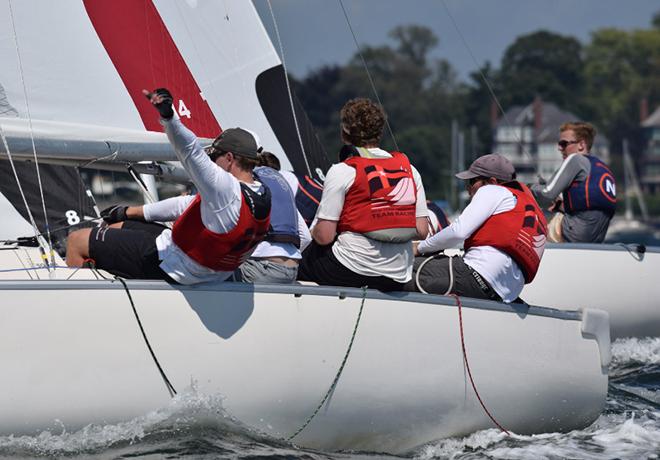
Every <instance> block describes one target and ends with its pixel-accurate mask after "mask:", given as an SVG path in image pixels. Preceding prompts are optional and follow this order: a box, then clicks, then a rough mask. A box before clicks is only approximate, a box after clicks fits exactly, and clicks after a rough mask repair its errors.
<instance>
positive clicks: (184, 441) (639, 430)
mask: <svg viewBox="0 0 660 460" xmlns="http://www.w3.org/2000/svg"><path fill="white" fill-rule="evenodd" d="M612 351H613V362H612V366H611V368H610V384H609V395H608V398H607V405H606V408H605V411H604V412H603V414H602V415H601V416H600V418H599V419H598V420H597V421H596V422H595V423H594V424H593V425H591V426H590V427H588V428H586V429H584V430H579V431H572V432H570V433H550V434H543V435H536V436H517V435H512V436H505V435H504V434H502V433H500V432H499V431H497V430H494V429H492V430H484V431H480V432H477V433H474V434H472V435H470V436H468V437H465V438H452V439H444V440H438V441H436V442H433V443H430V444H428V445H426V446H421V447H420V448H418V449H417V450H415V451H413V452H410V453H409V454H408V455H406V456H405V457H404V458H411V459H419V460H427V459H530V458H533V459H598V460H601V459H615V458H616V459H657V458H659V455H660V338H656V339H644V340H637V339H626V340H622V341H617V342H615V343H614V344H613V349H612ZM0 457H1V458H26V457H30V458H33V457H45V458H53V457H57V458H75V459H78V458H85V459H86V458H148V459H157V458H158V459H160V458H182V457H184V458H196V459H197V458H200V459H217V458H227V459H229V458H231V459H278V460H279V459H281V458H287V459H310V460H311V459H348V458H351V459H353V458H361V459H374V458H389V459H394V458H397V457H394V456H383V455H381V454H375V453H368V452H361V453H351V452H345V453H327V452H317V451H312V450H306V449H299V448H297V447H296V446H294V445H291V444H287V443H284V442H281V441H276V440H273V439H270V438H265V437H263V436H260V435H259V434H257V433H254V432H252V431H251V430H249V429H247V428H245V427H243V426H241V424H240V423H238V422H236V421H235V420H233V419H232V418H231V416H230V415H228V414H227V413H226V412H225V411H224V410H223V409H222V399H221V398H220V397H208V396H201V395H198V394H196V393H194V392H192V391H191V392H189V393H187V394H183V395H180V396H178V397H177V398H176V399H174V400H173V401H172V402H171V404H170V405H168V406H167V407H165V408H162V409H160V410H158V411H155V412H152V413H150V414H145V415H144V416H143V417H139V418H137V419H134V420H131V421H128V422H126V423H120V424H116V425H106V426H97V425H90V426H87V427H86V428H84V429H82V430H80V431H77V432H73V433H68V432H65V431H64V432H44V433H41V434H40V435H39V436H34V437H28V436H22V437H14V436H8V437H0ZM399 458H400V457H399Z"/></svg>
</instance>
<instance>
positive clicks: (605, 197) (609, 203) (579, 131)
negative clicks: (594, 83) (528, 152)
mask: <svg viewBox="0 0 660 460" xmlns="http://www.w3.org/2000/svg"><path fill="white" fill-rule="evenodd" d="M595 137H596V128H594V127H593V126H592V125H591V124H590V123H585V122H572V123H564V124H563V125H561V127H560V128H559V141H558V142H557V146H558V148H559V152H560V153H561V156H562V158H563V159H564V161H563V162H562V164H561V166H560V167H559V169H558V170H557V171H556V172H555V173H554V175H553V176H552V179H551V180H550V182H549V183H547V184H546V183H543V184H541V183H539V184H535V185H532V186H531V190H532V193H534V196H535V197H536V198H537V199H538V200H539V202H540V203H542V204H544V205H547V204H550V203H552V202H553V201H555V200H557V198H558V196H559V194H561V195H562V198H561V199H558V200H557V201H556V202H555V203H554V204H553V206H552V210H554V211H558V212H557V214H555V216H554V217H553V218H552V219H551V220H550V223H549V224H548V239H549V240H550V241H553V242H555V243H562V242H570V243H601V242H602V241H603V240H604V239H605V235H606V234H607V229H608V227H609V225H610V220H611V219H612V216H614V212H615V211H616V182H615V180H614V175H613V174H612V171H611V170H610V168H608V167H607V165H606V164H605V163H604V162H603V161H602V160H601V159H600V158H597V157H595V156H593V155H591V154H590V153H589V152H590V150H591V147H592V146H593V143H594V138H595Z"/></svg>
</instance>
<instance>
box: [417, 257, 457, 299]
mask: <svg viewBox="0 0 660 460" xmlns="http://www.w3.org/2000/svg"><path fill="white" fill-rule="evenodd" d="M441 255H442V254H433V255H432V256H429V257H427V258H426V259H424V261H423V262H422V263H421V264H419V267H417V273H415V285H416V286H417V289H419V292H422V293H424V294H428V292H426V290H425V289H424V288H423V287H422V283H421V282H420V280H419V276H420V274H421V273H422V269H423V268H424V266H425V265H426V264H427V263H429V262H430V261H432V260H433V259H437V258H438V256H441ZM453 258H454V257H453V256H451V257H449V287H448V288H447V291H445V293H444V294H443V295H448V294H449V293H451V291H452V289H453V288H454V268H453V264H452V259H453Z"/></svg>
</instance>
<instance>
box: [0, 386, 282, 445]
mask: <svg viewBox="0 0 660 460" xmlns="http://www.w3.org/2000/svg"><path fill="white" fill-rule="evenodd" d="M222 401H223V398H222V396H220V395H211V396H209V395H202V394H200V393H198V392H197V390H196V389H195V387H194V385H193V386H190V387H188V388H186V389H185V390H184V391H183V392H181V393H179V394H178V395H177V396H175V397H174V398H173V399H172V400H171V401H170V403H169V404H168V405H167V406H166V407H163V408H161V409H158V410H155V411H153V412H150V413H148V414H146V415H143V416H140V417H137V418H135V419H133V420H130V421H126V422H121V423H117V424H108V425H97V424H91V425H87V426H85V427H84V428H82V429H80V430H78V431H74V432H69V431H67V429H66V427H65V426H64V425H62V424H61V422H59V421H56V423H59V424H60V426H61V430H59V431H58V430H50V431H43V432H41V433H40V434H38V435H35V436H14V435H12V436H3V437H0V455H1V456H20V457H28V456H29V457H32V456H44V457H60V456H67V457H72V456H77V455H94V454H103V455H104V456H105V455H108V454H110V455H111V456H113V457H121V456H124V455H128V456H134V455H145V454H155V455H159V454H160V455H163V454H165V453H167V452H170V453H174V452H178V453H179V454H185V453H186V451H188V452H189V453H195V452H196V455H199V454H203V453H204V452H205V451H208V452H214V453H215V455H218V454H223V453H226V454H230V453H232V452H234V453H235V452H237V451H240V449H241V448H243V447H245V446H252V448H257V447H258V446H259V445H263V446H267V447H269V448H273V447H278V446H277V445H276V442H277V441H273V439H270V438H264V437H262V436H260V435H259V434H258V433H256V432H254V431H253V430H251V429H249V428H248V427H246V426H244V425H242V424H241V423H240V422H239V421H237V420H236V419H234V418H233V417H232V416H231V415H229V414H228V413H227V412H226V411H225V409H224V408H223V404H222ZM264 443H267V444H264Z"/></svg>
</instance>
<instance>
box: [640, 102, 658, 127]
mask: <svg viewBox="0 0 660 460" xmlns="http://www.w3.org/2000/svg"><path fill="white" fill-rule="evenodd" d="M642 126H643V127H644V128H655V127H659V128H660V106H658V107H657V108H656V109H655V112H653V113H652V114H651V115H650V116H649V117H648V118H647V119H646V120H644V121H642Z"/></svg>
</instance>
